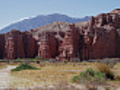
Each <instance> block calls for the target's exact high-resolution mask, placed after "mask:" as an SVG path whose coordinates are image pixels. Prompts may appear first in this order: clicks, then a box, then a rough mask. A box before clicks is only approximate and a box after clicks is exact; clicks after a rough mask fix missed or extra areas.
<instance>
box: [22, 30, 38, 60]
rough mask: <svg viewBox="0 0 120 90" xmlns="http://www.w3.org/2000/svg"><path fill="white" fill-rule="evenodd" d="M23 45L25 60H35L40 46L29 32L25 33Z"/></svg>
mask: <svg viewBox="0 0 120 90" xmlns="http://www.w3.org/2000/svg"><path fill="white" fill-rule="evenodd" d="M23 44H24V52H25V58H34V57H35V56H36V54H37V49H38V45H37V42H36V40H35V39H34V38H33V36H32V34H31V33H29V32H27V31H26V32H24V33H23Z"/></svg>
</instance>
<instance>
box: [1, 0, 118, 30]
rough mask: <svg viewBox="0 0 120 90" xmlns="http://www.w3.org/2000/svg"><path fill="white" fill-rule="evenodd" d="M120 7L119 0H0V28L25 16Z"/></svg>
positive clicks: (89, 13) (86, 12) (78, 13)
mask: <svg viewBox="0 0 120 90" xmlns="http://www.w3.org/2000/svg"><path fill="white" fill-rule="evenodd" d="M116 8H120V0H0V29H1V28H3V27H5V26H7V25H9V24H11V23H14V22H16V21H19V20H21V19H23V18H25V17H32V16H37V15H40V14H45V15H46V14H52V13H61V14H66V15H69V16H71V17H84V16H92V15H93V16H96V15H97V14H99V13H107V12H110V11H111V10H113V9H116Z"/></svg>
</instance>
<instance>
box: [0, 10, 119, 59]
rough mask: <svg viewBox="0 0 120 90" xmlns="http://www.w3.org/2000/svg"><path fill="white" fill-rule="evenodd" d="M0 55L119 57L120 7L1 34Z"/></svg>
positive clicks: (14, 56) (24, 56) (59, 57)
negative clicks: (84, 18)
mask: <svg viewBox="0 0 120 90" xmlns="http://www.w3.org/2000/svg"><path fill="white" fill-rule="evenodd" d="M0 50H1V52H0V58H7V59H16V58H34V57H35V56H40V57H42V58H43V59H49V58H56V60H65V59H67V60H69V61H70V60H72V59H74V58H79V59H80V60H89V59H97V58H113V57H120V9H116V10H113V11H112V12H110V13H106V14H105V13H103V14H100V15H98V16H96V17H93V16H92V17H91V21H89V22H82V23H75V24H70V23H65V22H54V23H52V24H49V25H46V26H44V27H41V28H37V29H32V30H31V32H19V31H16V30H13V31H11V32H9V33H6V34H3V35H0Z"/></svg>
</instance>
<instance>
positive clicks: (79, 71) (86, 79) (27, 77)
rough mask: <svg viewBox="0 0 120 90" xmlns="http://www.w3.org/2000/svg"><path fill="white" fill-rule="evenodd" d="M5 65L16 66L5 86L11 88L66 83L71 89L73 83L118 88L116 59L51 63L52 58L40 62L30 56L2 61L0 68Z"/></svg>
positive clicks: (64, 86)
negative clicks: (6, 61) (23, 58)
mask: <svg viewBox="0 0 120 90" xmlns="http://www.w3.org/2000/svg"><path fill="white" fill-rule="evenodd" d="M110 60H111V59H110ZM96 61H101V60H96ZM15 62H16V61H15ZM114 62H115V61H114ZM8 65H12V66H16V68H14V69H12V70H11V72H10V75H11V77H10V80H9V86H10V87H14V88H17V87H27V88H29V87H31V86H32V87H37V86H45V87H46V88H47V87H49V86H54V87H55V88H60V87H61V86H62V87H63V88H65V90H67V89H66V88H68V87H66V85H69V88H73V87H74V88H75V87H77V85H85V86H86V88H96V87H97V86H99V85H103V86H114V87H120V62H118V61H116V62H115V63H112V62H107V63H106V62H87V61H83V62H55V61H54V60H53V59H51V60H45V61H44V60H39V59H38V58H37V59H34V60H33V59H32V60H31V59H30V60H29V62H28V61H26V60H22V59H21V60H20V59H19V61H18V62H16V63H14V61H10V62H9V63H5V62H4V63H1V66H0V67H1V69H2V68H5V67H7V66H8ZM71 85H73V86H71ZM91 86H92V87H91ZM93 86H94V87H93ZM81 87H82V86H81ZM69 90H70V89H69ZM88 90H89V89H88ZM95 90H97V89H95Z"/></svg>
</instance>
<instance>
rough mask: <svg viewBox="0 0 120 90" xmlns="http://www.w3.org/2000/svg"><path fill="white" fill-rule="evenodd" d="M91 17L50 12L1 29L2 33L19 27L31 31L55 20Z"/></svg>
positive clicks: (87, 19) (84, 19) (69, 21)
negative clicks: (74, 16) (77, 16)
mask: <svg viewBox="0 0 120 90" xmlns="http://www.w3.org/2000/svg"><path fill="white" fill-rule="evenodd" d="M89 20H90V17H89V16H86V17H84V18H73V17H69V16H67V15H63V14H50V15H39V16H36V17H33V18H28V19H24V20H22V21H19V22H16V23H12V24H11V25H9V26H7V27H5V28H3V29H1V30H0V33H6V32H9V31H11V30H12V29H17V30H20V31H22V32H23V31H25V30H26V31H29V30H30V29H35V28H39V27H42V26H45V25H47V24H50V23H53V22H58V21H59V22H68V23H77V22H85V21H89Z"/></svg>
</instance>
